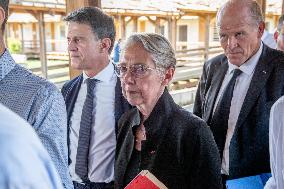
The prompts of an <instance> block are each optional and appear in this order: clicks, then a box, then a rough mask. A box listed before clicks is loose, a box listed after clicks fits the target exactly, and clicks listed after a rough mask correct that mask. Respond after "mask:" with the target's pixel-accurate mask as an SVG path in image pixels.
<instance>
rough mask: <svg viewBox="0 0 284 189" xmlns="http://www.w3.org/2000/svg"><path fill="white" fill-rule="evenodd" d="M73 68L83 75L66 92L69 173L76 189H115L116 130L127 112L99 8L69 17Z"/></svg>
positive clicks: (108, 26)
mask: <svg viewBox="0 0 284 189" xmlns="http://www.w3.org/2000/svg"><path fill="white" fill-rule="evenodd" d="M65 21H67V23H68V34H67V39H68V51H69V55H70V59H71V66H72V67H73V68H75V69H78V70H83V73H82V74H81V75H79V76H78V77H76V78H75V79H73V80H71V81H69V82H67V83H66V84H65V85H64V86H63V88H62V94H63V96H64V99H65V102H66V107H67V116H68V129H69V130H68V146H69V170H70V174H71V177H72V180H73V184H74V187H75V189H76V188H78V189H79V188H85V187H87V188H90V189H94V188H95V189H97V188H100V189H104V188H112V187H113V179H114V156H115V147H116V125H117V121H118V119H119V118H120V116H121V115H122V113H123V112H124V111H126V110H127V109H128V108H129V105H128V103H127V101H126V100H125V99H124V97H123V96H122V93H121V86H120V81H119V79H118V78H117V76H116V75H115V73H114V66H113V64H111V63H110V60H109V55H110V53H111V51H112V48H113V43H114V38H115V27H114V22H113V19H112V18H111V17H110V16H108V15H106V14H105V13H103V12H102V11H101V10H100V9H98V8H91V7H86V8H81V9H78V10H76V11H74V12H72V13H70V14H69V15H68V16H67V17H66V18H65Z"/></svg>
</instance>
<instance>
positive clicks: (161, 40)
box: [121, 33, 176, 70]
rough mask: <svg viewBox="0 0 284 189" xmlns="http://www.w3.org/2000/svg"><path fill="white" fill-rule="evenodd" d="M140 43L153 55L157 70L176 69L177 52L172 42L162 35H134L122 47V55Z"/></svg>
mask: <svg viewBox="0 0 284 189" xmlns="http://www.w3.org/2000/svg"><path fill="white" fill-rule="evenodd" d="M136 43H140V44H141V45H142V46H143V48H144V49H145V50H146V51H147V52H149V53H150V54H151V57H152V59H153V61H154V63H155V65H156V67H157V68H161V69H163V70H166V69H168V68H170V67H175V65H176V58H175V52H174V49H173V48H172V46H171V44H170V42H169V41H168V40H167V39H166V38H165V37H164V36H162V35H159V34H155V33H137V34H132V35H131V36H130V37H128V38H127V39H126V41H125V42H124V43H123V45H122V50H121V51H122V53H123V51H125V49H126V48H128V47H130V46H132V45H133V44H136Z"/></svg>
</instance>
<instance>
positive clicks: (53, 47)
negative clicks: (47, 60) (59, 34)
mask: <svg viewBox="0 0 284 189" xmlns="http://www.w3.org/2000/svg"><path fill="white" fill-rule="evenodd" d="M54 25H55V24H54V22H51V23H50V32H51V50H52V51H55V27H54Z"/></svg>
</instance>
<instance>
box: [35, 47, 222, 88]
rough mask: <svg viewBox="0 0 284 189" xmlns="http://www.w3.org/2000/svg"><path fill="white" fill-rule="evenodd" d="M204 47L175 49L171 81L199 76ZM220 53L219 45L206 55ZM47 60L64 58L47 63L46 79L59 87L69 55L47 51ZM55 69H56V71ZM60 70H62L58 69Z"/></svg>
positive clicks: (66, 68)
mask: <svg viewBox="0 0 284 189" xmlns="http://www.w3.org/2000/svg"><path fill="white" fill-rule="evenodd" d="M205 52H206V51H205V48H195V49H186V50H179V51H176V58H177V68H176V72H175V76H174V78H173V80H172V82H177V81H181V80H190V79H193V78H199V77H200V75H201V73H202V67H203V64H204V62H205V59H204V57H205ZM220 53H222V49H221V48H220V46H212V47H210V49H209V51H208V56H209V57H213V56H216V55H217V54H220ZM47 59H48V60H65V61H64V63H62V62H61V63H60V64H57V65H56V64H53V65H48V79H49V80H51V81H52V82H55V83H56V84H57V85H58V86H59V87H61V86H62V84H63V83H64V82H65V81H66V80H68V79H69V61H68V60H69V57H68V54H67V53H65V52H48V53H47ZM56 70H57V71H56ZM60 70H62V71H60ZM31 71H32V72H34V73H36V74H38V75H41V68H40V67H37V68H34V69H31Z"/></svg>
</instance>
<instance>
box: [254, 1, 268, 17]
mask: <svg viewBox="0 0 284 189" xmlns="http://www.w3.org/2000/svg"><path fill="white" fill-rule="evenodd" d="M256 2H257V3H258V4H259V6H260V8H261V11H262V14H263V19H265V14H266V0H256Z"/></svg>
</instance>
